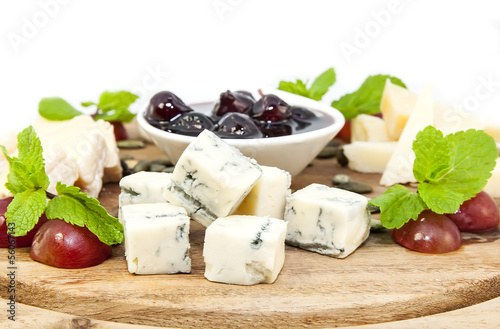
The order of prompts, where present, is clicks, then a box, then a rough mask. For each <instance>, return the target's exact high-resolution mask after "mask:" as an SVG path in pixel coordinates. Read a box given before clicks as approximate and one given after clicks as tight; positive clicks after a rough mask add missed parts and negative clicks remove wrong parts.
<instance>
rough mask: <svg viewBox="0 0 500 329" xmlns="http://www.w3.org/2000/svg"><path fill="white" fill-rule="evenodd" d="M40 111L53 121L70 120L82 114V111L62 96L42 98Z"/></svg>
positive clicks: (43, 115)
mask: <svg viewBox="0 0 500 329" xmlns="http://www.w3.org/2000/svg"><path fill="white" fill-rule="evenodd" d="M38 113H40V115H41V116H42V117H44V118H45V119H47V120H51V121H64V120H70V119H73V118H74V117H76V116H79V115H81V114H82V112H80V111H78V110H77V109H75V108H74V107H73V106H71V104H69V103H68V102H66V101H65V100H64V99H62V98H60V97H46V98H42V100H41V101H40V103H38Z"/></svg>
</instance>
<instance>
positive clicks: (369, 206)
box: [368, 204, 380, 214]
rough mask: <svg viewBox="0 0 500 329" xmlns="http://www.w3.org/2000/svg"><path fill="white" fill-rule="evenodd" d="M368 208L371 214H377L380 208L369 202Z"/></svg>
mask: <svg viewBox="0 0 500 329" xmlns="http://www.w3.org/2000/svg"><path fill="white" fill-rule="evenodd" d="M368 210H370V213H371V214H378V213H379V212H380V208H379V207H377V206H374V205H371V204H369V205H368Z"/></svg>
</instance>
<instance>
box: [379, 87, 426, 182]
mask: <svg viewBox="0 0 500 329" xmlns="http://www.w3.org/2000/svg"><path fill="white" fill-rule="evenodd" d="M433 123H434V101H433V98H432V90H431V88H430V87H426V88H425V89H424V90H423V91H422V93H421V94H420V96H419V97H418V100H417V102H416V103H415V108H414V109H413V110H412V112H411V115H410V117H409V119H408V122H407V123H406V125H405V127H404V129H403V132H402V133H401V137H400V138H399V140H398V143H397V145H396V150H395V151H394V153H393V154H392V156H391V158H390V159H389V162H388V163H387V166H386V168H385V170H384V173H383V174H382V178H381V179H380V185H385V186H392V185H394V184H405V183H410V182H415V181H416V179H415V176H414V175H413V162H414V161H415V152H413V148H412V147H413V141H414V140H415V137H416V136H417V133H418V132H419V131H420V130H422V129H424V128H425V127H427V126H431V125H433Z"/></svg>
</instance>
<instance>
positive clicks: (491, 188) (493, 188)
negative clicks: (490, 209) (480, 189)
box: [484, 158, 500, 198]
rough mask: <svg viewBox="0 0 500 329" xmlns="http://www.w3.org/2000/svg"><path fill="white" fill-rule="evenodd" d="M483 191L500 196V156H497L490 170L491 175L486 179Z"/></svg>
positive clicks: (495, 196) (493, 195)
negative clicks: (493, 167) (495, 162)
mask: <svg viewBox="0 0 500 329" xmlns="http://www.w3.org/2000/svg"><path fill="white" fill-rule="evenodd" d="M484 191H485V192H486V193H488V194H489V195H491V196H492V197H493V198H500V158H497V164H496V166H495V169H493V171H492V172H491V177H490V179H488V184H486V186H485V187H484Z"/></svg>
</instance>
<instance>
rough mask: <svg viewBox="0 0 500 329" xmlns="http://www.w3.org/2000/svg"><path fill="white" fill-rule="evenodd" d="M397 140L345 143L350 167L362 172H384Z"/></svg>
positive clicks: (345, 152) (345, 151)
mask: <svg viewBox="0 0 500 329" xmlns="http://www.w3.org/2000/svg"><path fill="white" fill-rule="evenodd" d="M396 146H397V142H353V143H351V144H346V145H344V147H343V149H344V154H345V156H346V157H347V159H348V160H349V163H348V166H349V169H351V170H354V171H358V172H362V173H378V174H381V173H383V172H384V170H385V167H386V166H387V163H388V162H389V159H390V158H391V156H392V154H393V153H394V151H395V150H396Z"/></svg>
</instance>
